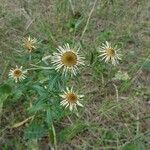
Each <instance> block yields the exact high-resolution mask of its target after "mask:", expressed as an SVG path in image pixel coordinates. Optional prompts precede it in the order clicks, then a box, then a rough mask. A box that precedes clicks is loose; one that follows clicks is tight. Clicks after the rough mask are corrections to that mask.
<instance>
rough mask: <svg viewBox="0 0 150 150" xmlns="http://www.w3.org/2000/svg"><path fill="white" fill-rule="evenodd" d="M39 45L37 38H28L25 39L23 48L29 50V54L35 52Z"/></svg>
mask: <svg viewBox="0 0 150 150" xmlns="http://www.w3.org/2000/svg"><path fill="white" fill-rule="evenodd" d="M36 44H37V40H36V39H35V38H33V39H32V38H31V37H30V36H29V37H28V38H25V39H24V41H23V46H24V47H25V48H26V49H27V50H28V52H29V53H31V52H33V50H35V49H36V48H37V47H36Z"/></svg>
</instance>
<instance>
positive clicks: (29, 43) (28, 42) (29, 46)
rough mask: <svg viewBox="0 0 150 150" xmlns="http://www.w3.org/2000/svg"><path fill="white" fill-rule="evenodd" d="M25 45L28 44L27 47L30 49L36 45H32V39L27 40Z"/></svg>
mask: <svg viewBox="0 0 150 150" xmlns="http://www.w3.org/2000/svg"><path fill="white" fill-rule="evenodd" d="M25 46H26V48H27V49H28V50H29V51H32V50H33V48H34V46H33V45H32V43H31V42H30V41H27V42H26V43H25Z"/></svg>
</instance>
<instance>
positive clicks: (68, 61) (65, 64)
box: [52, 43, 84, 75]
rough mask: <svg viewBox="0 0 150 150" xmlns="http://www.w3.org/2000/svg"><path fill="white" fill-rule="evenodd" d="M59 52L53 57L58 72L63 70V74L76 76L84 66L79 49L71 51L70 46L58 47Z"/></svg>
mask: <svg viewBox="0 0 150 150" xmlns="http://www.w3.org/2000/svg"><path fill="white" fill-rule="evenodd" d="M57 50H58V52H57V53H54V55H53V57H52V63H53V65H54V67H55V69H56V70H60V69H62V70H63V73H64V74H66V73H68V72H71V73H72V74H74V75H76V74H77V70H78V67H79V66H80V65H84V61H83V59H84V58H83V57H81V56H80V55H79V49H78V50H75V49H71V48H70V46H69V44H68V43H67V44H65V45H64V46H62V47H61V46H59V47H58V49H57Z"/></svg>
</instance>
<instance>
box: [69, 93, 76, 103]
mask: <svg viewBox="0 0 150 150" xmlns="http://www.w3.org/2000/svg"><path fill="white" fill-rule="evenodd" d="M66 99H67V101H68V102H69V103H76V102H77V100H78V97H77V95H76V94H75V93H68V94H67V96H66Z"/></svg>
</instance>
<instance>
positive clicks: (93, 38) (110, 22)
mask: <svg viewBox="0 0 150 150" xmlns="http://www.w3.org/2000/svg"><path fill="white" fill-rule="evenodd" d="M95 2H96V5H94V0H93V1H91V0H42V1H40V0H32V1H27V0H20V1H18V0H14V1H13V2H12V1H10V0H1V2H0V45H1V49H0V58H1V59H0V81H1V86H0V95H1V96H0V117H1V118H0V119H1V121H0V136H1V137H0V149H2V150H3V149H4V150H9V149H16V150H20V149H31V150H34V149H41V150H43V149H46V148H48V147H55V149H56V148H57V149H62V150H63V149H64V150H66V149H69V150H70V149H75V150H76V149H77V150H84V149H85V150H88V149H93V150H107V149H110V150H112V149H114V150H148V149H150V146H149V144H150V143H149V141H150V131H149V124H150V119H149V118H150V112H149V97H150V92H149V91H150V88H149V71H150V61H149V60H150V51H149V40H150V37H149V34H150V33H149V32H148V27H149V25H150V23H149V21H148V19H149V14H148V10H149V4H150V2H149V1H148V0H143V1H140V0H126V1H125V0H97V1H95ZM28 35H31V36H32V37H36V38H37V39H38V41H40V44H39V47H40V48H39V49H37V51H36V52H35V53H34V54H33V55H32V63H33V64H36V63H37V62H38V61H39V60H41V59H42V58H43V56H47V55H51V54H52V53H53V52H54V51H55V49H56V47H57V46H58V45H63V44H64V43H66V42H68V43H70V44H72V45H78V46H80V47H81V53H82V55H84V56H85V58H86V65H85V67H84V68H83V69H82V71H81V74H80V75H79V76H78V77H77V78H75V79H71V82H70V81H68V79H66V80H65V79H64V81H62V84H63V85H62V84H59V81H60V80H63V79H62V78H61V77H59V74H58V76H55V71H51V72H50V71H49V70H46V71H43V70H37V72H35V71H33V72H32V71H30V72H29V77H28V79H26V82H23V83H20V85H19V86H17V85H16V84H15V83H14V82H11V81H9V80H7V79H8V73H9V69H10V68H12V67H14V66H15V65H16V64H19V65H22V66H24V68H28V67H29V66H30V61H29V56H28V55H27V54H26V51H25V49H24V48H23V47H22V39H23V38H24V37H26V36H28ZM106 40H107V41H110V42H111V43H113V44H117V45H118V47H120V48H121V53H122V55H123V57H122V61H121V62H120V64H119V65H118V66H117V67H113V68H112V66H111V65H109V64H108V65H106V64H104V63H103V62H101V61H100V60H99V58H98V57H97V56H98V52H97V49H98V47H99V46H100V45H101V43H102V42H105V41H106ZM47 63H48V65H46V64H45V63H44V62H42V64H40V65H42V66H46V67H49V64H50V62H49V61H48V62H47ZM37 65H38V64H37ZM118 70H121V71H123V72H127V73H128V75H129V77H130V79H129V80H125V81H123V80H114V77H115V74H116V72H117V71H118ZM54 77H55V79H54ZM112 79H113V80H112ZM39 81H40V82H39ZM47 81H48V85H47V86H48V91H47V90H45V88H44V87H43V85H44V84H45V82H47ZM57 82H58V83H57ZM66 83H69V84H73V85H75V86H76V88H77V89H79V91H80V92H81V93H83V94H84V95H85V98H84V101H83V102H82V103H83V104H84V108H83V109H82V108H81V109H79V116H76V115H75V114H73V113H70V112H65V111H64V110H62V109H61V108H60V107H59V104H57V101H56V102H55V101H54V100H55V99H58V97H57V92H58V91H57V88H58V89H61V86H64V85H65V84H66ZM54 89H56V90H54ZM50 102H54V103H55V104H56V105H55V106H58V107H55V106H52V107H50V105H51V103H50ZM30 105H32V106H33V107H30ZM49 107H50V108H51V109H52V110H53V112H54V113H51V110H50V109H49ZM34 115H35V116H34ZM31 116H33V120H32V119H31V118H29V117H31ZM51 117H52V118H53V119H54V120H53V119H52V118H51ZM43 118H44V119H45V120H44V123H43ZM26 119H29V121H27V122H26V123H25V124H24V123H23V124H21V125H18V124H17V125H18V126H17V127H15V128H12V126H14V125H16V123H20V122H22V121H24V120H26Z"/></svg>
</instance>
